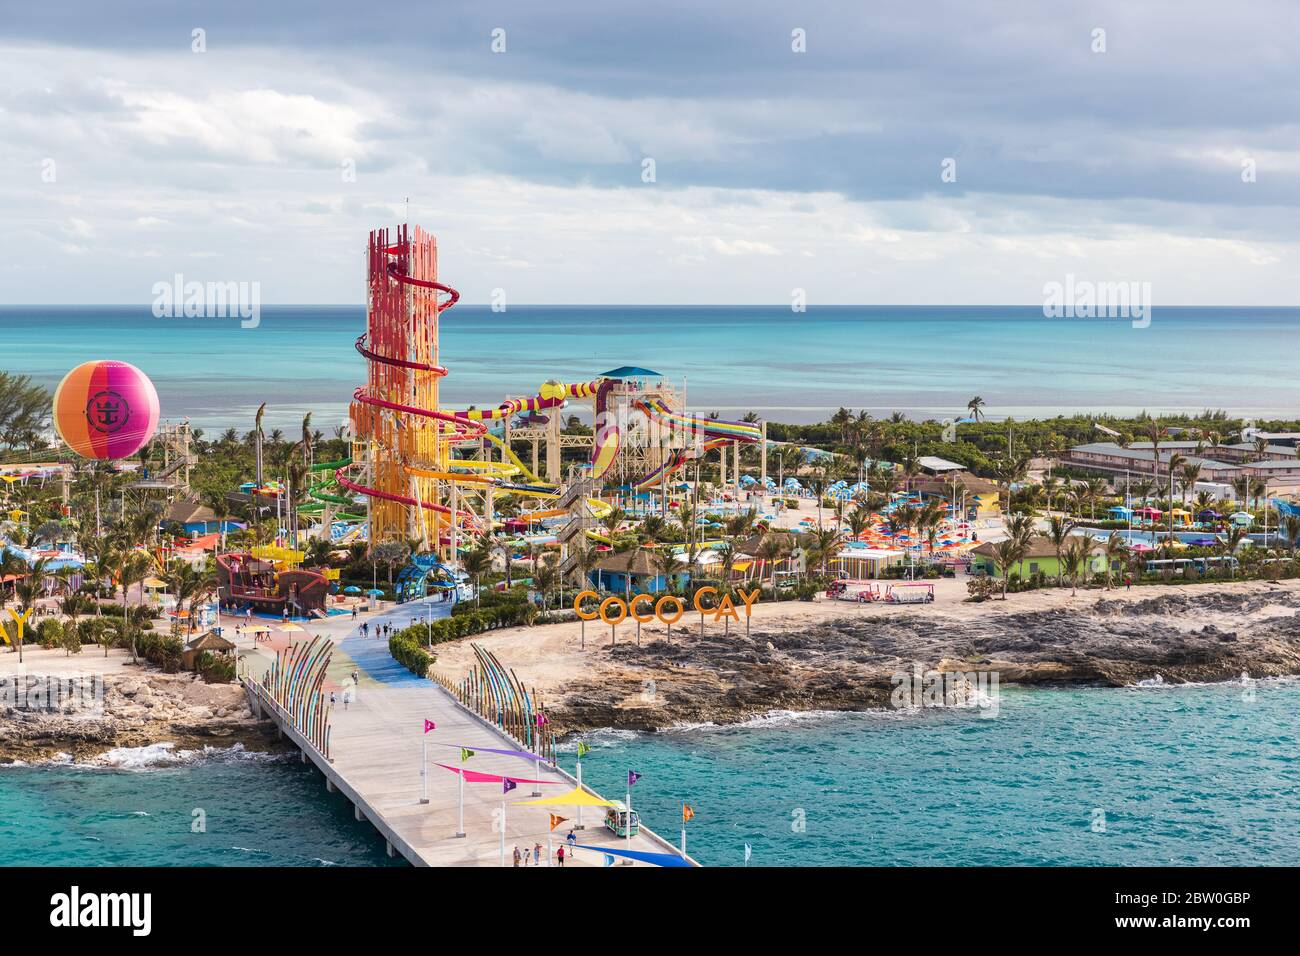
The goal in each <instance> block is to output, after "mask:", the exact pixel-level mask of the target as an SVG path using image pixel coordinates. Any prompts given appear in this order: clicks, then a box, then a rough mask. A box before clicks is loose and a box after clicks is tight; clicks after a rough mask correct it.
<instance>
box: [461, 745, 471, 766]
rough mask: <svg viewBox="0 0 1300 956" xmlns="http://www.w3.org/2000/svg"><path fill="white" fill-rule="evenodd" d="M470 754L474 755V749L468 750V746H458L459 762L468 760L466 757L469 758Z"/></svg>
mask: <svg viewBox="0 0 1300 956" xmlns="http://www.w3.org/2000/svg"><path fill="white" fill-rule="evenodd" d="M472 756H474V751H472V750H470V749H469V748H468V747H461V748H460V762H461V763H464V762H465V761H466V760H468V759H469V758H470V757H472Z"/></svg>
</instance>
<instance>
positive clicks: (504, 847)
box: [461, 774, 506, 866]
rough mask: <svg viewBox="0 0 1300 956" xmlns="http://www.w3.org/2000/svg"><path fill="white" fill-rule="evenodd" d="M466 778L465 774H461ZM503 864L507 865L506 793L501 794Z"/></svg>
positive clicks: (462, 777)
mask: <svg viewBox="0 0 1300 956" xmlns="http://www.w3.org/2000/svg"><path fill="white" fill-rule="evenodd" d="M461 779H462V780H464V779H465V776H464V774H461ZM501 865H502V866H505V865H506V795H505V794H504V793H503V794H501Z"/></svg>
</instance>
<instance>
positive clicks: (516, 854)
mask: <svg viewBox="0 0 1300 956" xmlns="http://www.w3.org/2000/svg"><path fill="white" fill-rule="evenodd" d="M518 865H519V847H515V866H518Z"/></svg>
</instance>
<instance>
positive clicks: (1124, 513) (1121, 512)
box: [1106, 505, 1133, 521]
mask: <svg viewBox="0 0 1300 956" xmlns="http://www.w3.org/2000/svg"><path fill="white" fill-rule="evenodd" d="M1106 514H1108V515H1112V516H1113V519H1114V520H1115V521H1127V520H1128V519H1129V518H1131V517H1133V509H1132V508H1125V507H1124V506H1123V505H1116V506H1115V507H1114V508H1107V509H1106Z"/></svg>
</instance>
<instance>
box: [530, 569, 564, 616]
mask: <svg viewBox="0 0 1300 956" xmlns="http://www.w3.org/2000/svg"><path fill="white" fill-rule="evenodd" d="M548 557H549V556H548ZM559 580H560V576H559V574H558V573H557V572H556V570H555V565H554V564H553V563H552V562H551V561H549V560H548V561H544V562H542V564H541V566H540V567H538V568H537V569H536V570H535V571H534V572H533V588H534V590H536V591H537V592H538V593H539V594H541V596H542V610H546V609H547V608H548V607H550V595H551V592H552V591H553V590H555V586H556V584H558V583H559Z"/></svg>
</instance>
